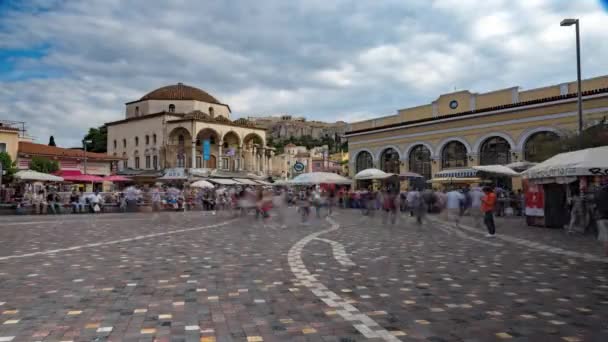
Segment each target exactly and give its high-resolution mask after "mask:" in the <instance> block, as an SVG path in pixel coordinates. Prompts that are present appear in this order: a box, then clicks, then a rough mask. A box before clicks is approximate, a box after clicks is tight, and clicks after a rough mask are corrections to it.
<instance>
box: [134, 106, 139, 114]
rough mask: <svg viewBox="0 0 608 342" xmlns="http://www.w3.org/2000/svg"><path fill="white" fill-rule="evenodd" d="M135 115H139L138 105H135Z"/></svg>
mask: <svg viewBox="0 0 608 342" xmlns="http://www.w3.org/2000/svg"><path fill="white" fill-rule="evenodd" d="M135 116H139V107H137V106H135Z"/></svg>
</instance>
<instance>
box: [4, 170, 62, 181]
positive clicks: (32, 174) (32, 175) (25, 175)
mask: <svg viewBox="0 0 608 342" xmlns="http://www.w3.org/2000/svg"><path fill="white" fill-rule="evenodd" d="M15 178H17V179H19V180H24V181H27V180H31V181H40V182H63V178H62V177H59V176H55V175H51V174H48V173H42V172H38V171H34V170H22V171H19V172H17V173H15Z"/></svg>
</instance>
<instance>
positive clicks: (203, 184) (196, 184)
mask: <svg viewBox="0 0 608 342" xmlns="http://www.w3.org/2000/svg"><path fill="white" fill-rule="evenodd" d="M190 187H193V188H201V189H213V188H214V186H213V184H211V183H209V182H207V181H206V180H199V181H196V182H194V183H192V184H190Z"/></svg>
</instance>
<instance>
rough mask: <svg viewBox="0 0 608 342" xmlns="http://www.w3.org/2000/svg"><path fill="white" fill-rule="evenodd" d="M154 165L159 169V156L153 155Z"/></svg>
mask: <svg viewBox="0 0 608 342" xmlns="http://www.w3.org/2000/svg"><path fill="white" fill-rule="evenodd" d="M152 167H153V168H154V170H156V169H158V156H153V157H152Z"/></svg>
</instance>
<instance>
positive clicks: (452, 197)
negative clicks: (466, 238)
mask: <svg viewBox="0 0 608 342" xmlns="http://www.w3.org/2000/svg"><path fill="white" fill-rule="evenodd" d="M464 200H465V198H464V195H463V194H462V192H460V191H458V190H456V189H454V190H452V191H450V192H448V193H447V214H448V222H455V224H456V227H458V224H459V223H460V206H461V203H463V202H464Z"/></svg>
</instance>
